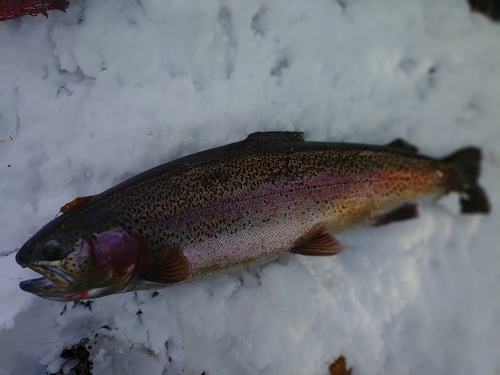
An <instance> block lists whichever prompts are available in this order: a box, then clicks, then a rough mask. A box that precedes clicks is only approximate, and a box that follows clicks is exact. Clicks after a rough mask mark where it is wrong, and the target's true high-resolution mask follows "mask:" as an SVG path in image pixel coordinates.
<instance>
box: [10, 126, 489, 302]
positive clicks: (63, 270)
mask: <svg viewBox="0 0 500 375" xmlns="http://www.w3.org/2000/svg"><path fill="white" fill-rule="evenodd" d="M480 158H481V155H480V151H479V150H478V149H477V148H474V147H469V148H465V149H462V150H459V151H457V152H455V153H454V154H452V155H450V156H448V157H445V158H443V159H433V158H430V157H427V156H422V155H419V154H417V149H416V148H415V147H414V146H412V145H410V144H409V143H407V142H405V141H403V140H396V141H394V142H392V143H390V144H388V145H385V146H368V145H359V144H343V143H320V142H305V141H304V139H303V135H302V133H299V132H269V133H254V134H251V135H250V136H248V138H247V139H246V140H244V141H241V142H237V143H233V144H229V145H227V146H223V147H219V148H215V149H212V150H208V151H203V152H199V153H196V154H193V155H190V156H186V157H183V158H180V159H177V160H174V161H171V162H169V163H166V164H163V165H160V166H158V167H156V168H153V169H150V170H148V171H146V172H143V173H141V174H139V175H137V176H135V177H132V178H130V179H128V180H126V181H124V182H122V183H120V184H118V185H116V186H114V187H112V188H111V189H109V190H106V191H105V192H103V193H101V194H99V195H95V196H89V197H84V198H77V199H76V200H75V201H73V202H71V203H69V204H67V205H65V206H63V208H62V209H61V211H62V212H63V214H62V215H61V216H59V217H57V218H55V219H54V220H52V221H51V222H49V223H48V224H47V225H45V226H44V227H43V228H42V229H40V230H39V231H38V232H37V233H36V234H35V235H34V236H33V237H31V238H30V239H29V240H28V242H26V243H25V244H24V245H23V246H22V247H21V249H20V250H19V252H18V253H17V256H16V261H17V262H18V263H19V264H20V265H21V266H23V267H29V268H31V269H32V270H34V271H36V272H38V273H40V274H41V275H43V277H42V278H38V279H34V280H27V281H23V282H21V284H20V287H21V289H22V290H24V291H27V292H30V293H33V294H36V295H38V296H41V297H44V298H47V299H52V300H59V301H68V300H79V299H86V298H95V297H102V296H105V295H109V294H114V293H123V292H128V291H132V290H142V289H158V288H163V287H165V286H168V285H173V284H177V283H181V282H186V281H188V280H194V279H198V278H202V277H206V276H209V275H213V274H216V273H220V272H224V271H227V270H231V269H235V268H239V267H244V266H247V265H249V264H252V263H254V262H259V261H262V260H265V259H268V258H271V257H274V256H276V255H278V254H280V253H282V252H285V251H288V252H292V253H296V254H302V255H333V254H337V253H338V252H339V251H341V250H342V246H341V244H340V243H339V242H338V241H337V240H336V239H335V238H334V237H333V234H335V233H338V232H341V231H344V230H346V229H349V228H351V227H355V226H358V225H362V224H369V223H373V224H375V225H381V224H386V223H389V222H391V221H395V220H404V219H409V218H413V217H416V216H417V210H416V204H415V203H411V202H412V201H413V200H415V199H416V198H421V197H425V196H439V195H443V194H446V193H448V192H450V191H455V192H459V193H460V204H461V211H462V212H463V213H488V212H489V210H490V207H489V203H488V199H487V197H486V195H485V193H484V191H483V189H482V188H481V187H480V186H479V185H478V184H477V181H476V180H477V178H478V175H479V162H480Z"/></svg>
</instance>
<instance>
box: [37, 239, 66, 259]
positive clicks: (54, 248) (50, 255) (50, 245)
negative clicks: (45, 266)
mask: <svg viewBox="0 0 500 375" xmlns="http://www.w3.org/2000/svg"><path fill="white" fill-rule="evenodd" d="M63 253H64V249H63V248H62V246H61V244H60V243H59V241H57V240H49V241H47V242H46V243H45V245H43V248H42V251H41V255H42V257H43V258H44V259H45V260H49V261H51V260H59V259H62V258H63Z"/></svg>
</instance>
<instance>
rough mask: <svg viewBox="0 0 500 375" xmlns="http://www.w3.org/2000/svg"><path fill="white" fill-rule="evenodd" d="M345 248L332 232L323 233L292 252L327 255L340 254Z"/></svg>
mask: <svg viewBox="0 0 500 375" xmlns="http://www.w3.org/2000/svg"><path fill="white" fill-rule="evenodd" d="M343 248H344V247H343V246H342V244H341V243H340V242H339V241H337V240H336V239H335V238H334V237H332V236H331V235H330V234H328V233H322V234H320V235H318V236H316V237H314V238H312V239H310V240H309V241H308V242H306V243H304V244H302V245H299V246H298V247H296V248H294V249H292V250H291V251H290V252H292V253H295V254H301V255H312V256H327V255H335V254H338V253H340V252H341V251H342V249H343Z"/></svg>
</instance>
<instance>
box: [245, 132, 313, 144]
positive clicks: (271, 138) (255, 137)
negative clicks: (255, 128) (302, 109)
mask: <svg viewBox="0 0 500 375" xmlns="http://www.w3.org/2000/svg"><path fill="white" fill-rule="evenodd" d="M246 141H252V142H254V141H259V142H275V141H294V142H297V141H299V142H304V133H303V132H279V131H275V132H256V133H252V134H250V135H248V137H247V139H246Z"/></svg>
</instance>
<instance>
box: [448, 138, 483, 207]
mask: <svg viewBox="0 0 500 375" xmlns="http://www.w3.org/2000/svg"><path fill="white" fill-rule="evenodd" d="M443 160H444V161H445V162H449V163H452V164H454V165H455V168H456V170H457V173H458V176H457V177H458V184H459V186H458V189H457V190H458V191H459V192H461V193H462V196H461V197H460V206H461V210H462V213H484V214H487V213H489V212H490V203H489V201H488V197H487V196H486V193H485V192H484V190H483V188H482V187H481V186H479V184H478V183H477V179H478V177H479V173H480V170H481V167H480V162H481V150H480V149H478V148H475V147H468V148H464V149H462V150H459V151H457V152H455V153H454V154H452V155H450V156H448V157H446V158H444V159H443Z"/></svg>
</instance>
